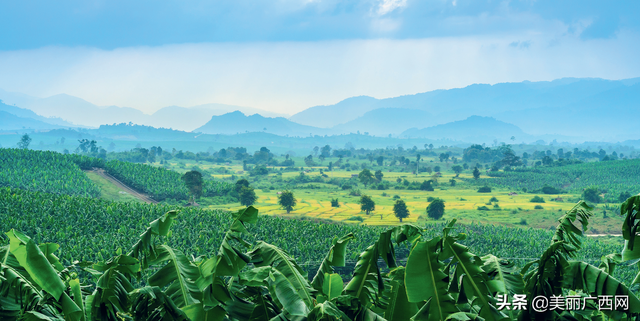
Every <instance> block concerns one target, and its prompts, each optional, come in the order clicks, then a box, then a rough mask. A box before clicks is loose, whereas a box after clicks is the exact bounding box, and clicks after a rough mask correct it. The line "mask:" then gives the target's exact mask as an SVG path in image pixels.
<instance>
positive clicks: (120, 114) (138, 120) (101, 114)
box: [0, 89, 286, 131]
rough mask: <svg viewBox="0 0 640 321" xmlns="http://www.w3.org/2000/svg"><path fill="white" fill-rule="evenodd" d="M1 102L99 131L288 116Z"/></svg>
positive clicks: (1, 94)
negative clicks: (251, 116) (112, 126)
mask: <svg viewBox="0 0 640 321" xmlns="http://www.w3.org/2000/svg"><path fill="white" fill-rule="evenodd" d="M0 101H3V102H4V103H5V104H7V105H15V106H17V107H22V108H26V109H28V110H30V111H32V112H34V113H36V114H37V116H45V117H43V118H48V117H55V118H59V121H60V123H59V124H58V125H61V126H70V127H99V126H100V125H104V124H114V123H116V124H119V123H129V122H131V123H134V124H140V125H147V126H154V127H164V128H173V129H178V130H186V131H191V130H193V129H195V128H197V127H200V126H202V125H204V123H205V122H206V121H207V120H208V119H210V118H211V116H214V115H222V114H225V113H228V112H232V111H236V110H239V111H242V112H244V113H248V114H256V113H260V114H261V115H264V116H269V117H279V116H286V115H282V114H279V113H273V112H269V111H265V110H261V109H258V108H253V107H242V106H235V105H225V104H204V105H198V106H193V107H188V108H187V107H179V106H168V107H164V108H161V109H159V110H157V111H156V112H154V113H153V114H151V115H149V114H145V113H143V112H142V111H140V110H138V109H135V108H130V107H118V106H97V105H95V104H92V103H90V102H88V101H86V100H84V99H82V98H78V97H75V96H70V95H66V94H59V95H54V96H50V97H46V98H38V97H33V96H29V95H25V94H21V93H13V92H7V91H4V90H2V89H0ZM63 120H64V121H63ZM49 122H50V121H49Z"/></svg>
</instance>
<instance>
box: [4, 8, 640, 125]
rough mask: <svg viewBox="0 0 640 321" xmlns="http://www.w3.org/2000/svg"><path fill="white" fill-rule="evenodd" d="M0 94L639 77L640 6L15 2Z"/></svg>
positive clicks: (163, 102)
mask: <svg viewBox="0 0 640 321" xmlns="http://www.w3.org/2000/svg"><path fill="white" fill-rule="evenodd" d="M0 12H4V13H6V14H5V15H4V16H3V19H0V39H1V40H2V41H0V71H1V72H0V88H2V89H5V90H9V91H17V92H23V93H27V94H30V95H34V96H40V97H45V96H50V95H55V94H60V93H66V94H70V95H74V96H78V97H81V98H84V99H86V100H88V101H91V102H93V103H96V104H99V105H119V106H128V107H134V108H139V109H141V110H143V111H145V112H153V111H154V110H157V109H159V108H161V107H164V106H168V105H180V106H192V105H198V104H204V103H211V102H217V103H226V104H235V105H244V106H253V107H257V108H263V109H268V110H271V111H275V112H282V113H289V114H292V113H295V112H297V111H300V110H302V109H304V108H307V107H310V106H313V105H318V104H332V103H335V102H337V101H339V100H341V99H344V98H347V97H351V96H356V95H369V96H373V97H377V98H384V97H392V96H398V95H404V94H413V93H418V92H425V91H429V90H434V89H440V88H442V89H446V88H454V87H463V86H466V85H469V84H472V83H497V82H507V81H523V80H532V81H535V80H551V79H555V78H561V77H603V78H609V79H621V78H629V77H637V76H640V62H639V61H638V59H637V57H636V56H637V52H639V51H638V50H639V49H640V45H639V44H640V20H639V19H637V14H638V13H639V12H640V2H639V1H615V2H604V1H596V0H567V1H561V2H558V1H552V0H536V1H533V0H518V1H495V0H483V1H480V0H454V1H449V0H429V1H422V0H354V1H340V0H279V1H255V0H233V1H232V0H229V1H226V0H223V1H213V2H212V1H177V0H170V1H162V2H157V1H150V0H142V1H124V0H114V1H105V0H95V1H80V0H72V1H65V2H64V3H61V2H50V1H36V2H32V1H26V2H25V1H4V2H2V3H0Z"/></svg>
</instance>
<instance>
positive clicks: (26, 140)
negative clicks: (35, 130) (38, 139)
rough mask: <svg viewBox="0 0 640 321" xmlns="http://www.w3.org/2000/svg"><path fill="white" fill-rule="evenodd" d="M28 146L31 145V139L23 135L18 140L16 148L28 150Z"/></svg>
mask: <svg viewBox="0 0 640 321" xmlns="http://www.w3.org/2000/svg"><path fill="white" fill-rule="evenodd" d="M29 144H31V137H29V135H27V134H24V135H22V138H20V141H19V142H18V148H20V149H27V148H29Z"/></svg>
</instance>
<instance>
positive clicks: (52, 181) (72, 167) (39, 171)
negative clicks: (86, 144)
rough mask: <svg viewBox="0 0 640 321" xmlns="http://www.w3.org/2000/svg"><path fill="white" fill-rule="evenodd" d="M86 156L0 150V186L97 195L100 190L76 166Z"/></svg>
mask: <svg viewBox="0 0 640 321" xmlns="http://www.w3.org/2000/svg"><path fill="white" fill-rule="evenodd" d="M87 159H89V157H83V156H77V155H74V156H70V155H62V154H60V153H57V152H48V151H32V150H24V149H12V148H0V186H9V187H16V188H22V189H25V190H30V191H41V192H48V193H56V194H67V195H83V196H88V197H97V196H100V189H99V188H98V186H96V184H94V183H93V182H92V181H91V180H90V179H88V178H87V176H86V175H85V174H84V173H83V172H82V170H81V166H79V165H78V164H77V163H81V164H84V163H82V161H86V160H87Z"/></svg>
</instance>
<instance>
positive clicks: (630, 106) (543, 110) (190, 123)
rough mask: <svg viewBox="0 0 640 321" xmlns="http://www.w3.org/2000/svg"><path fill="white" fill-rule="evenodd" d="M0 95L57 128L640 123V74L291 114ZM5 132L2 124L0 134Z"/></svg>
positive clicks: (425, 128)
mask: <svg viewBox="0 0 640 321" xmlns="http://www.w3.org/2000/svg"><path fill="white" fill-rule="evenodd" d="M0 99H2V100H4V101H5V102H6V103H7V104H8V105H4V104H1V105H0V111H4V112H7V113H10V114H12V115H14V116H17V117H19V118H24V119H32V120H37V121H40V122H42V123H45V124H50V125H49V126H50V127H51V128H59V127H74V126H75V127H80V126H90V127H98V126H99V125H102V124H112V123H135V124H142V125H147V126H154V127H164V128H173V129H178V130H182V131H193V132H199V133H208V134H236V133H245V132H264V133H270V134H275V135H280V136H287V135H289V136H300V137H308V136H309V135H320V136H324V135H341V134H349V133H362V134H365V133H366V134H367V135H375V136H389V135H391V136H393V137H430V138H433V139H441V138H445V139H456V140H461V141H469V140H470V139H475V140H482V141H485V142H486V141H492V140H493V139H499V140H503V141H504V140H505V139H510V137H512V136H515V137H516V138H517V140H518V141H519V142H520V141H535V140H537V139H540V138H541V137H545V138H544V139H550V140H553V139H554V137H558V139H565V140H566V141H572V142H579V141H623V140H637V139H639V138H640V126H637V125H635V122H636V121H635V120H636V119H640V78H633V79H625V80H605V79H598V78H563V79H558V80H553V81H541V82H529V81H524V82H517V83H499V84H494V85H488V84H474V85H470V86H467V87H464V88H455V89H449V90H435V91H430V92H425V93H419V94H415V95H405V96H400V97H393V98H386V99H376V98H373V97H367V96H359V97H351V98H347V99H345V100H343V101H340V102H338V103H336V104H334V105H326V106H315V107H311V108H308V109H305V110H303V111H301V112H299V113H296V114H294V115H292V116H290V117H289V118H288V119H287V118H285V117H282V116H283V115H280V114H275V113H270V112H266V111H262V110H259V109H256V108H251V107H238V106H233V105H223V104H207V105H200V106H194V107H190V108H185V107H178V106H169V107H164V108H162V109H160V110H158V111H156V112H155V113H154V114H152V115H148V114H144V113H143V112H141V111H139V110H137V109H134V108H127V107H117V106H108V107H99V106H96V105H94V104H92V103H90V102H87V101H85V100H83V99H80V98H78V97H73V96H69V95H65V94H60V95H55V96H51V97H47V98H36V97H32V96H28V95H25V94H20V93H10V92H6V91H2V90H0ZM11 104H15V106H10V105H11ZM18 107H23V108H18ZM245 115H247V116H245ZM471 116H478V117H471ZM52 117H57V118H52ZM470 117H471V118H470ZM487 117H489V118H487ZM461 121H464V122H461ZM20 122H23V123H20ZM25 122H26V121H25V120H20V119H13V120H12V122H11V125H10V127H16V126H18V128H23V127H24V128H30V127H33V128H34V129H36V127H37V128H43V126H44V127H47V125H42V124H36V123H29V124H27V123H25ZM5 123H6V122H5ZM3 124H4V123H3ZM445 124H446V125H447V126H444V125H445ZM55 126H58V127H55ZM443 126H444V127H443ZM6 129H9V128H7V127H6V126H4V125H0V130H6ZM10 129H17V128H10Z"/></svg>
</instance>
